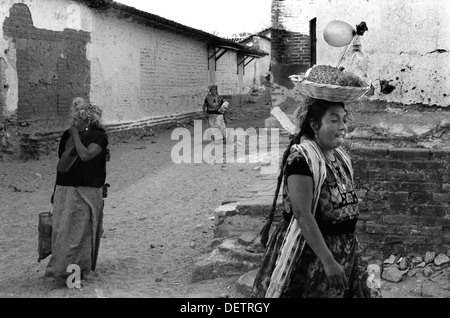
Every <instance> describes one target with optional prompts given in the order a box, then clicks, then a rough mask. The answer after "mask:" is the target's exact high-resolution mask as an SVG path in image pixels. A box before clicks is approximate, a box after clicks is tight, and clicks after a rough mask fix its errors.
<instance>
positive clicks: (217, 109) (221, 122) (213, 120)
mask: <svg viewBox="0 0 450 318" xmlns="http://www.w3.org/2000/svg"><path fill="white" fill-rule="evenodd" d="M208 89H209V92H208V95H206V98H205V101H204V103H203V113H204V114H205V118H206V120H207V122H208V128H211V129H213V130H214V131H213V132H212V136H211V139H212V140H215V136H222V138H223V142H224V143H225V142H226V140H227V129H226V126H225V115H224V113H225V111H226V108H227V106H228V102H227V101H225V100H224V99H223V98H222V96H220V95H219V93H218V92H217V85H211V86H209V87H208ZM219 139H220V138H219Z"/></svg>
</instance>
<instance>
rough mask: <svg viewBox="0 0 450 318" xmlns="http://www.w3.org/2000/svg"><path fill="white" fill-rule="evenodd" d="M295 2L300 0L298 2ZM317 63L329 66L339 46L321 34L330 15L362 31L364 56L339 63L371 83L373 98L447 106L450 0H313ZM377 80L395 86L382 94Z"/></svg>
mask: <svg viewBox="0 0 450 318" xmlns="http://www.w3.org/2000/svg"><path fill="white" fill-rule="evenodd" d="M299 2H301V1H299ZM314 10H315V12H316V15H317V64H326V65H333V66H335V65H336V63H337V62H338V60H339V57H340V56H341V54H342V53H343V51H344V49H343V48H333V47H331V46H329V45H328V44H327V43H326V42H325V41H324V39H323V29H324V28H325V26H326V25H327V23H328V22H329V21H331V20H335V19H337V20H344V21H347V22H349V23H350V24H352V25H354V26H356V24H358V23H360V22H361V21H365V22H366V23H367V25H368V28H369V30H368V32H366V33H365V34H364V36H362V37H361V44H362V48H363V51H365V53H366V56H365V57H364V58H355V59H352V56H351V55H350V56H346V59H345V60H344V62H343V63H342V64H341V65H342V66H344V67H346V68H347V69H349V70H353V71H355V72H356V73H358V74H359V75H362V76H365V77H367V79H368V82H369V83H371V84H372V85H373V86H374V88H375V94H374V95H373V96H372V97H371V99H373V100H383V101H386V102H395V103H401V104H424V105H430V106H431V105H437V106H441V107H448V106H450V2H449V1H446V0H433V1H428V0H408V1H402V0H366V1H360V0H315V4H314ZM380 80H385V81H388V82H389V85H392V86H394V87H395V89H394V90H393V91H392V92H391V93H389V94H384V93H382V92H381V91H380Z"/></svg>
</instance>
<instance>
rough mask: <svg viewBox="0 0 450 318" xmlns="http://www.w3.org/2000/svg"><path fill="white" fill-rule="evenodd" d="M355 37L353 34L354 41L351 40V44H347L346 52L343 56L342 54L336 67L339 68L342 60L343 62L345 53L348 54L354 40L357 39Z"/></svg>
mask: <svg viewBox="0 0 450 318" xmlns="http://www.w3.org/2000/svg"><path fill="white" fill-rule="evenodd" d="M355 37H356V36H353V39H352V41H351V42H350V44H349V45H348V46H347V48H346V49H345V52H344V54H342V56H341V58H340V60H339V62H338V63H337V65H336V68H339V65H341V62H342V60H343V59H344V56H345V54H347V52H348V50H349V49H350V46H352V45H353V42H354V41H355Z"/></svg>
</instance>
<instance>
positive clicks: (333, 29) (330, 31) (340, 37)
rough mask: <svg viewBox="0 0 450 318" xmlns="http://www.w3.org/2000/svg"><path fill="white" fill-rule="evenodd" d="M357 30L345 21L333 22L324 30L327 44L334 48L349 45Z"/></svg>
mask: <svg viewBox="0 0 450 318" xmlns="http://www.w3.org/2000/svg"><path fill="white" fill-rule="evenodd" d="M354 32H356V30H355V29H354V28H353V27H352V26H351V25H350V23H347V22H345V21H341V20H333V21H331V22H329V23H328V24H327V26H326V27H325V29H324V30H323V38H324V39H325V42H327V43H328V44H329V45H331V46H334V47H342V46H346V45H349V44H350V42H351V41H352V39H353V34H354Z"/></svg>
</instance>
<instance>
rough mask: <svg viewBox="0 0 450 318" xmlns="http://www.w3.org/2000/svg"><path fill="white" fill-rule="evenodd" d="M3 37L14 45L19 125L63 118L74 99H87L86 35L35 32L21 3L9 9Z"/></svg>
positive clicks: (88, 77)
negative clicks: (77, 97) (7, 38)
mask: <svg viewBox="0 0 450 318" xmlns="http://www.w3.org/2000/svg"><path fill="white" fill-rule="evenodd" d="M3 33H4V36H5V37H10V38H13V39H14V41H15V48H16V58H17V62H16V65H17V77H18V87H19V90H18V106H17V119H18V121H28V120H36V119H48V118H49V117H50V118H51V117H65V116H67V114H68V111H69V105H70V102H71V100H72V99H73V97H75V96H82V97H86V98H88V97H89V85H90V76H89V74H90V71H89V67H90V64H89V62H88V61H87V59H86V44H87V43H88V42H89V39H90V35H89V33H87V32H83V31H74V30H70V29H65V30H64V31H61V32H59V31H50V30H46V29H39V28H36V27H34V26H33V20H32V17H31V13H30V11H29V8H28V7H27V6H26V5H25V4H22V3H18V4H14V5H13V6H12V7H11V9H10V13H9V17H7V18H5V21H4V23H3Z"/></svg>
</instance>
